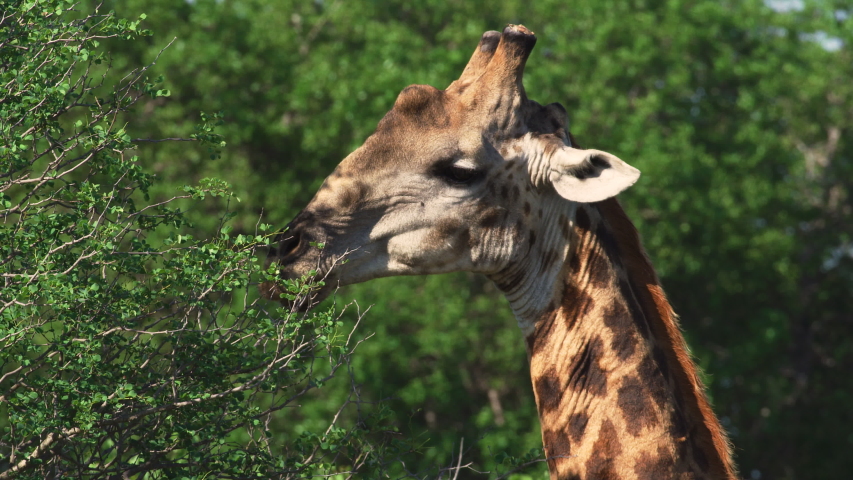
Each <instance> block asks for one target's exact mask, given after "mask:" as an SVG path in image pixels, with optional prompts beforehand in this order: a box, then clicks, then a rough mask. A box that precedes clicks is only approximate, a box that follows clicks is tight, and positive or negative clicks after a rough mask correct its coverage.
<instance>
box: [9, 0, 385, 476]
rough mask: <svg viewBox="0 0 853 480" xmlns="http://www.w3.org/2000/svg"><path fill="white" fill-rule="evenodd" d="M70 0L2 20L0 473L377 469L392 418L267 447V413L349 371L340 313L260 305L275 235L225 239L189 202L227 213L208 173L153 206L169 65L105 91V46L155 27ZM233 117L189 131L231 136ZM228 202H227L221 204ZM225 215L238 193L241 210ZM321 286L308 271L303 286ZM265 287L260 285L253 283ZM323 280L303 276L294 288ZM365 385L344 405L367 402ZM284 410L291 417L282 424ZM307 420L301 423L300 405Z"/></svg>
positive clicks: (336, 426) (212, 138)
mask: <svg viewBox="0 0 853 480" xmlns="http://www.w3.org/2000/svg"><path fill="white" fill-rule="evenodd" d="M74 8H75V5H74V4H73V3H71V2H66V1H64V0H45V1H42V0H39V1H26V2H12V3H8V2H3V8H2V11H3V12H4V13H3V17H2V19H0V85H2V87H0V162H2V163H0V165H2V167H0V218H2V223H0V277H2V283H0V427H2V434H0V479H5V478H47V477H51V478H60V477H65V478H119V477H121V478H214V477H216V478H287V477H304V476H312V475H324V474H330V473H345V472H348V471H354V470H356V469H360V471H362V472H369V471H372V470H371V469H376V468H378V469H381V468H384V467H383V460H382V459H381V457H380V456H379V455H378V454H379V453H380V452H381V451H382V445H381V444H376V445H374V444H373V443H371V441H370V440H369V439H368V437H367V432H368V431H369V429H370V428H372V427H375V424H376V423H377V422H379V421H381V417H377V416H373V417H370V416H366V415H359V416H358V419H357V420H358V421H357V422H354V426H352V427H344V426H342V425H341V424H340V423H341V422H339V421H338V417H337V416H335V417H334V418H332V419H330V420H329V423H328V428H325V429H322V430H319V431H309V430H305V429H303V432H302V434H301V435H300V436H299V437H298V438H291V439H289V442H288V443H287V445H277V444H274V442H272V441H271V440H270V438H271V437H272V435H271V433H270V430H269V422H270V419H271V416H272V415H273V414H274V413H276V412H280V411H281V410H283V409H291V410H292V411H294V412H296V411H297V409H296V407H297V403H296V402H297V401H298V400H299V399H300V398H302V397H303V396H304V395H305V394H306V393H307V392H309V391H311V390H313V389H316V388H319V387H321V386H322V385H323V384H324V382H325V381H326V380H328V379H329V378H330V377H332V376H333V375H335V373H336V372H337V371H338V370H339V369H340V368H341V367H346V366H347V365H348V362H349V359H350V356H351V355H352V353H353V350H354V349H355V347H356V346H357V344H358V343H359V342H358V341H356V340H355V339H353V338H352V332H347V331H344V330H343V325H342V323H341V322H340V321H339V320H338V313H337V312H336V310H335V309H329V310H325V311H319V312H316V313H313V314H310V315H301V314H297V313H296V312H292V311H288V310H286V309H283V308H277V309H273V310H271V311H270V310H268V307H267V306H268V305H269V304H268V303H263V304H260V303H257V301H256V300H254V301H253V300H252V298H253V297H255V295H253V294H252V292H253V291H254V287H253V286H250V283H251V282H250V279H252V278H255V279H256V278H257V277H259V276H264V275H266V276H269V274H267V273H266V272H262V271H261V270H262V268H261V267H260V266H259V264H258V262H257V256H256V254H255V247H256V246H259V245H264V244H266V243H268V237H269V236H268V235H267V234H266V232H267V230H268V227H267V226H266V225H262V224H259V225H258V227H257V233H256V234H255V235H251V236H248V235H234V236H232V235H230V234H229V232H228V227H227V226H226V223H227V222H226V221H227V218H228V215H227V214H226V215H224V216H223V217H222V219H221V220H220V228H219V230H218V231H217V232H215V234H214V235H213V236H212V237H211V238H210V239H196V238H192V237H191V236H189V235H186V234H185V233H182V232H183V231H184V230H182V229H184V228H185V227H187V226H188V216H187V214H186V212H185V211H182V210H181V209H180V208H177V207H175V205H176V203H175V202H176V201H179V200H180V201H183V202H194V203H198V202H202V201H211V199H213V200H215V201H220V202H222V199H224V200H226V201H227V200H230V199H231V198H233V196H232V195H231V194H230V193H229V192H228V187H227V185H226V184H225V183H224V182H221V181H218V180H210V179H208V180H204V181H202V182H201V184H200V185H198V186H192V187H191V186H187V187H184V188H183V191H182V192H180V193H179V194H177V195H175V196H174V197H173V198H171V199H166V200H162V201H152V200H150V198H149V195H148V192H149V188H150V187H151V186H152V185H153V184H154V183H155V182H157V178H156V177H155V176H154V175H152V174H151V173H148V172H146V171H145V170H144V169H143V168H142V167H140V164H139V162H138V158H137V157H136V156H134V155H133V152H134V148H135V146H136V145H137V144H139V143H140V142H143V141H144V142H151V141H162V140H151V139H133V138H132V136H131V134H130V132H129V130H128V129H129V128H130V127H129V125H127V124H126V123H125V122H126V119H127V118H132V117H129V116H128V115H127V114H126V112H129V111H131V109H132V107H133V106H134V104H135V103H136V102H137V101H138V100H140V99H142V98H145V97H151V98H157V97H161V96H167V95H168V94H169V92H168V91H167V90H165V89H163V88H162V86H161V84H160V82H161V81H162V80H161V79H154V80H152V79H150V78H149V69H150V68H151V66H152V65H153V64H152V65H149V66H147V67H144V68H140V69H137V70H134V71H132V72H129V73H127V74H126V75H125V76H124V77H123V79H122V80H121V82H120V83H118V84H109V82H106V81H105V80H104V79H105V78H109V77H108V75H107V74H108V72H109V71H110V68H111V59H110V57H109V55H108V54H106V53H104V52H103V51H101V49H100V48H99V47H101V45H100V43H99V42H103V41H104V40H105V39H116V40H127V41H136V40H138V39H139V38H140V37H141V36H145V35H147V34H148V32H147V31H145V30H143V29H141V28H140V21H141V20H142V19H143V18H144V16H143V17H142V18H140V19H138V20H133V21H129V20H126V19H121V18H118V17H117V16H116V15H115V14H114V13H113V12H109V13H103V12H100V11H97V10H96V11H94V12H92V13H90V14H87V15H81V14H80V13H79V12H77V11H75V10H74ZM218 122H219V116H218V115H211V116H206V115H202V122H201V124H200V125H199V126H198V127H197V131H196V133H195V134H194V135H193V136H192V138H190V139H167V140H175V141H177V140H195V141H197V142H198V143H201V144H204V145H207V147H208V148H209V149H210V154H211V156H213V157H215V156H216V155H218V149H219V148H221V147H222V146H224V145H225V143H224V141H223V140H222V138H221V137H220V136H219V135H218V134H217V133H216V126H217V124H218ZM217 199H218V200H217ZM226 204H227V202H226ZM303 280H308V279H303ZM255 281H256V280H255ZM310 289H311V285H310V282H307V281H302V282H298V283H291V284H290V291H291V293H292V294H293V295H305V294H308V293H309V292H310ZM358 402H359V399H358V396H357V391H355V390H353V394H352V395H351V396H350V398H349V399H347V400H346V401H345V402H344V404H343V405H342V406H341V407H340V408H341V410H343V409H344V408H345V407H347V406H348V405H351V404H353V403H358ZM279 415H281V414H280V413H279ZM293 416H294V417H296V416H297V414H296V413H294V414H293Z"/></svg>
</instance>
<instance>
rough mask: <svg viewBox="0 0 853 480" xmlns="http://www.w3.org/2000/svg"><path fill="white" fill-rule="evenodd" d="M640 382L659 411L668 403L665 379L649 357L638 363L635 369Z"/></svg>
mask: <svg viewBox="0 0 853 480" xmlns="http://www.w3.org/2000/svg"><path fill="white" fill-rule="evenodd" d="M637 374H638V375H639V379H640V381H641V382H642V383H643V384H644V385H645V386H646V388H648V389H649V393H650V394H651V398H652V400H654V402H655V404H656V405H657V406H658V408H660V409H664V407H665V406H666V404H667V403H668V402H669V400H670V397H669V389H668V388H667V381H666V377H664V376H663V373H661V371H660V368H658V365H657V363H656V362H655V361H654V359H653V358H652V357H651V356H646V357H645V358H643V360H641V361H640V366H639V368H638V369H637Z"/></svg>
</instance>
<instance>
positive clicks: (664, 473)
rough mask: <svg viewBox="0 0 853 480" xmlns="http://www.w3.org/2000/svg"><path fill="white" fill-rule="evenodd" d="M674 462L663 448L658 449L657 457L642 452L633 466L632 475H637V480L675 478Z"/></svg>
mask: <svg viewBox="0 0 853 480" xmlns="http://www.w3.org/2000/svg"><path fill="white" fill-rule="evenodd" d="M674 467H675V460H674V459H673V458H672V455H670V454H669V452H667V451H666V450H664V449H663V448H660V447H659V448H658V451H657V455H656V456H653V455H650V454H649V453H648V452H643V453H641V454H640V456H639V458H637V462H636V464H635V465H634V473H636V474H637V480H660V479H662V478H675V477H676V475H675V472H674V471H673V469H674Z"/></svg>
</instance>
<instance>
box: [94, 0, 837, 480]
mask: <svg viewBox="0 0 853 480" xmlns="http://www.w3.org/2000/svg"><path fill="white" fill-rule="evenodd" d="M105 5H106V6H107V7H108V8H114V9H116V10H117V11H119V12H120V13H121V14H122V15H124V16H128V17H136V16H137V15H138V14H139V13H143V12H144V13H146V14H147V15H148V19H147V20H146V22H145V26H146V27H147V28H150V29H152V30H153V32H154V34H153V35H152V36H151V37H148V38H146V39H144V40H143V41H136V42H132V43H115V44H109V43H108V46H109V50H110V51H111V52H112V56H113V63H114V65H115V66H116V67H117V69H118V70H121V69H122V68H123V67H127V68H130V67H132V66H136V65H141V64H146V63H148V62H150V61H151V59H153V58H154V57H155V56H156V54H157V53H158V52H159V51H160V49H161V48H162V47H163V46H164V45H165V44H167V43H169V42H170V41H171V40H172V39H173V38H175V41H174V43H173V44H172V46H171V47H170V48H168V49H167V50H166V51H165V52H164V53H163V54H162V55H161V56H160V58H159V60H158V62H157V65H156V67H155V69H154V70H156V73H159V74H163V75H165V77H166V84H167V85H168V88H169V89H170V90H171V96H169V97H160V98H154V99H150V100H147V102H148V104H147V105H143V106H142V108H141V109H140V110H139V116H138V117H136V118H134V127H135V129H136V132H137V135H138V136H140V137H151V138H161V137H178V136H187V135H189V133H191V132H192V131H193V130H192V126H193V125H194V124H195V123H196V122H197V112H198V111H199V110H206V111H210V110H222V111H223V112H224V116H225V120H226V124H225V125H224V126H223V127H222V134H223V135H224V137H225V138H227V139H228V142H229V147H228V148H227V149H226V150H224V151H223V152H222V155H221V157H220V158H217V159H213V160H211V159H210V158H208V156H207V155H206V154H205V153H204V152H202V151H199V152H192V151H187V150H186V149H184V148H181V147H180V146H179V145H168V144H166V145H157V146H145V145H143V146H142V147H140V149H139V153H138V154H139V156H140V158H141V162H142V163H143V164H144V165H145V167H146V168H147V169H150V170H151V171H154V172H156V173H157V174H158V176H159V177H160V178H161V182H160V183H158V184H157V185H155V186H154V187H152V190H151V195H152V197H155V198H157V197H158V196H159V197H163V198H170V197H172V196H173V195H174V191H175V188H177V186H179V185H183V184H187V183H197V181H198V180H199V179H201V178H204V177H218V178H222V179H225V180H227V181H228V182H229V183H230V184H232V185H233V187H234V189H235V194H236V196H237V197H239V198H240V199H241V202H239V203H238V204H236V205H232V208H235V209H236V212H237V216H236V217H235V219H234V220H233V225H234V228H235V233H240V232H242V233H252V232H254V226H255V224H256V223H257V222H258V218H259V216H262V218H263V222H265V223H270V224H273V225H280V226H283V225H285V224H286V222H287V221H288V220H289V219H290V218H291V217H292V216H293V215H294V214H295V213H296V212H298V211H299V209H301V208H302V206H304V205H305V204H306V203H307V201H308V200H310V198H311V196H312V195H313V192H314V191H315V189H316V188H317V187H318V186H319V184H320V182H322V179H323V178H324V177H325V175H327V174H328V173H329V172H330V171H331V170H332V169H333V168H334V166H335V165H336V164H337V163H338V162H339V161H340V160H341V159H342V158H343V157H344V156H345V155H346V154H347V153H348V152H350V151H351V150H352V149H353V148H355V147H356V146H358V145H359V144H360V143H361V142H362V141H363V140H364V138H365V137H366V136H367V135H369V134H370V133H371V131H372V130H373V128H374V127H375V125H376V123H377V122H378V120H379V119H380V118H381V116H382V115H383V114H384V113H385V112H386V111H387V110H388V109H389V108H390V107H391V105H392V104H393V101H394V99H395V97H396V95H397V93H398V92H399V91H400V90H401V89H402V88H403V87H405V86H406V85H409V84H412V83H426V84H432V85H435V86H437V87H439V88H442V87H444V86H446V85H447V84H449V83H450V82H451V81H452V80H453V79H454V78H456V76H458V74H459V73H460V72H461V70H462V68H463V67H464V65H465V62H466V61H467V59H468V57H469V55H470V53H471V51H472V50H473V48H474V46H475V45H476V43H477V40H478V38H479V36H480V34H482V32H484V31H486V30H491V29H501V28H502V27H503V25H505V24H506V23H523V24H525V25H526V26H528V27H529V28H531V29H532V30H533V31H535V32H536V33H537V37H538V39H539V40H538V44H537V47H536V49H535V50H534V52H533V54H532V56H531V58H530V60H529V61H528V67H527V73H526V82H525V84H526V87H527V91H528V94H529V95H530V96H531V98H533V99H536V100H538V101H540V102H545V103H547V102H553V101H559V102H560V103H562V104H563V105H564V106H566V108H567V109H568V111H569V113H570V118H571V120H572V131H573V134H574V135H575V137H576V138H577V139H578V140H579V141H580V142H581V144H582V145H584V146H585V147H594V148H599V149H603V150H608V151H611V152H613V153H615V154H617V155H618V156H620V157H621V158H623V159H625V160H627V161H629V162H630V163H632V164H633V165H635V166H637V167H638V168H639V169H640V170H641V171H642V172H643V177H642V178H641V180H640V182H639V183H638V184H637V185H636V186H635V187H634V188H632V189H631V190H630V191H629V192H627V193H625V194H624V195H622V201H623V204H624V205H625V206H626V208H627V209H628V211H629V214H630V215H631V217H632V218H633V219H634V220H635V223H636V224H637V226H638V227H639V229H640V231H641V233H642V235H643V237H644V241H645V245H646V248H647V250H648V251H649V254H650V256H651V257H652V260H653V262H654V264H655V265H656V267H657V268H658V272H659V274H660V275H661V277H662V280H663V284H664V286H665V287H666V288H667V291H668V294H669V297H670V299H671V301H672V302H673V304H674V306H675V309H676V311H677V312H678V313H679V314H680V315H681V318H682V323H683V327H684V330H685V332H686V336H687V338H688V342H689V344H690V345H691V347H692V349H693V352H694V354H695V355H696V357H697V359H698V361H699V363H700V365H701V366H702V368H703V369H704V370H705V372H706V374H707V375H706V381H707V384H708V386H709V388H710V393H711V395H712V397H713V401H714V404H715V409H716V411H717V413H718V414H719V416H720V417H721V419H722V421H723V423H724V425H725V426H726V428H727V429H728V430H729V432H730V434H731V438H732V441H733V442H734V444H735V447H736V455H737V462H738V464H739V467H740V469H741V472H742V475H743V476H744V477H746V478H755V479H759V478H761V479H810V478H845V476H846V475H848V472H849V471H851V469H853V456H850V455H849V454H848V453H847V452H848V451H849V450H850V449H851V448H852V447H853V427H851V426H853V413H851V412H852V411H853V410H851V409H850V408H849V405H850V403H851V402H853V393H851V392H853V375H852V374H853V313H851V312H853V295H851V286H853V237H851V235H853V224H851V221H850V220H851V211H853V201H851V197H850V194H851V179H853V163H851V156H853V145H851V142H850V140H849V139H850V138H851V134H853V130H852V129H851V122H853V98H851V97H853V82H850V78H853V58H852V57H851V53H853V50H852V49H853V46H851V40H853V19H851V15H853V11H851V10H853V9H851V7H850V5H849V4H848V3H846V2H841V1H836V2H833V1H829V0H823V1H816V2H800V1H790V2H772V3H770V2H767V3H765V2H761V1H754V0H747V1H742V2H741V1H737V2H735V1H716V0H712V1H687V0H670V1H641V0H635V1H615V0H612V1H601V0H576V1H572V2H568V3H567V2H558V1H556V0H542V1H537V2H522V1H512V0H506V1H500V2H494V1H492V2H484V1H465V2H462V1H455V2H449V1H438V0H427V1H424V2H417V3H415V2H403V1H382V2H379V1H370V0H349V1H343V0H337V1H330V0H315V1H312V2H303V1H298V2H297V1H287V0H276V1H272V0H194V1H185V2H172V1H165V0H145V1H142V0H121V1H109V2H107V3H106V4H105ZM218 213H219V212H218V211H217V210H215V207H204V206H195V207H193V209H192V210H190V215H191V216H192V218H193V221H194V223H195V228H196V231H197V235H199V236H204V235H206V234H210V232H214V231H216V229H217V225H216V224H215V221H214V219H216V218H218ZM208 219H209V220H208ZM350 298H354V299H357V300H358V302H359V303H360V304H361V305H362V306H367V305H373V307H372V309H371V311H370V313H369V314H368V316H367V317H366V319H365V322H366V328H367V330H369V331H375V332H376V336H375V337H374V338H373V339H371V341H369V342H366V343H365V344H363V345H362V346H361V347H360V351H359V354H358V355H356V356H355V357H353V359H352V368H353V372H354V376H355V379H356V381H357V382H359V383H360V384H361V385H362V395H363V396H364V397H365V398H368V399H373V400H377V399H382V398H387V397H393V398H394V399H393V400H391V403H390V404H391V405H392V407H393V415H394V418H395V419H396V423H397V424H398V425H399V426H400V428H401V429H402V430H404V431H405V432H406V433H407V434H411V435H412V436H413V437H415V438H419V439H423V442H424V445H425V446H424V447H423V450H422V455H420V456H419V457H418V460H414V461H417V462H422V464H423V465H427V464H430V463H442V462H444V463H446V462H447V460H448V459H450V458H451V456H452V452H454V451H456V450H458V449H459V443H460V441H461V439H463V438H464V439H465V440H464V441H465V446H466V449H468V448H470V450H467V453H466V461H467V460H468V459H470V460H472V461H475V463H476V464H477V465H485V466H484V467H483V468H488V466H489V462H491V461H493V460H491V459H492V458H493V456H494V454H497V453H499V452H502V451H504V450H512V451H513V452H515V453H516V454H517V453H519V452H523V451H525V450H526V449H529V448H535V447H537V446H539V445H540V440H539V426H538V424H537V419H536V413H535V408H534V403H533V396H532V392H531V389H530V387H529V383H530V382H529V378H528V377H527V372H526V361H525V354H524V347H523V342H522V339H521V335H520V333H519V332H518V331H517V328H516V327H515V325H514V320H513V319H512V317H511V314H510V313H509V311H508V308H507V306H506V302H505V301H504V300H503V299H502V298H501V297H500V295H499V294H498V293H497V292H496V290H495V289H494V288H493V287H492V286H491V285H490V284H488V282H486V281H485V280H484V279H482V278H479V277H476V276H471V275H465V274H458V275H446V276H440V277H432V278H397V279H385V280H381V281H374V282H372V283H369V284H366V285H360V286H354V287H350V288H346V289H343V290H341V291H340V292H339V294H338V298H337V301H338V302H342V301H344V300H347V299H350ZM349 321H353V320H352V318H351V319H350V320H349ZM347 382H348V380H346V381H344V382H342V383H341V385H338V386H336V385H330V386H329V387H328V389H327V393H325V394H324V395H323V396H322V397H320V396H318V397H317V398H315V399H314V401H313V403H311V404H308V402H307V401H306V402H305V403H306V408H304V409H303V410H302V415H303V417H301V418H300V422H301V423H299V424H294V423H293V418H292V417H291V418H289V419H288V420H287V421H284V420H282V421H281V422H280V424H279V425H277V429H278V430H277V432H279V434H280V435H284V436H286V435H289V434H291V433H292V432H294V431H299V430H300V429H303V428H305V427H304V426H305V425H312V422H313V423H317V422H319V420H318V419H319V418H321V417H322V415H323V414H324V412H325V411H326V410H328V409H331V408H333V407H334V405H337V404H339V403H340V402H339V400H340V398H343V396H345V395H347V394H348V392H349V389H350V385H349V384H348V383H347ZM345 383H346V384H345ZM334 389H337V390H336V391H338V392H339V396H340V398H336V397H335V395H333V394H332V393H328V390H334ZM471 446H473V448H472V447H471ZM540 467H541V466H540ZM538 472H539V473H535V472H534V473H532V475H534V476H540V475H541V474H542V472H544V467H541V468H540V470H539V471H538Z"/></svg>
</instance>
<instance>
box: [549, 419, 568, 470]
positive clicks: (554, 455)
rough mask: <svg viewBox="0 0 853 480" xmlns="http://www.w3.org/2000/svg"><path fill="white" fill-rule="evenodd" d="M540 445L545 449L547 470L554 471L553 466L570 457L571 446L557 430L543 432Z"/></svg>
mask: <svg viewBox="0 0 853 480" xmlns="http://www.w3.org/2000/svg"><path fill="white" fill-rule="evenodd" d="M542 444H543V446H544V447H545V458H546V459H547V460H548V468H549V469H550V470H552V471H553V470H554V469H555V467H554V466H555V464H556V463H557V462H558V461H559V460H560V459H561V458H565V457H568V456H570V455H571V448H572V447H571V445H570V444H569V441H568V439H567V438H566V436H565V434H564V433H563V432H561V431H559V430H551V429H547V430H543V431H542Z"/></svg>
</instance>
